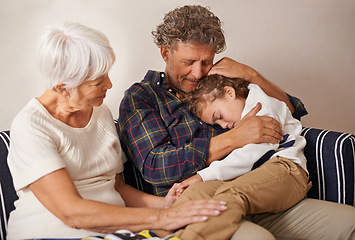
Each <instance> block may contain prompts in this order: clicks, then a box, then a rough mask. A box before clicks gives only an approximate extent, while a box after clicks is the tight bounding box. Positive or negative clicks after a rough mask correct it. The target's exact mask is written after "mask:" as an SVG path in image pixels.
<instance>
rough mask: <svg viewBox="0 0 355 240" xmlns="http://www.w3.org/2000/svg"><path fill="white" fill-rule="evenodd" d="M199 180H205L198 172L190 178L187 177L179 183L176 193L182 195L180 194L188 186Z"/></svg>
mask: <svg viewBox="0 0 355 240" xmlns="http://www.w3.org/2000/svg"><path fill="white" fill-rule="evenodd" d="M198 182H203V179H202V178H201V176H200V175H198V174H196V175H194V176H192V177H189V178H188V179H186V180H185V181H183V182H182V183H180V184H179V186H178V188H177V190H176V193H177V196H178V197H180V195H181V194H182V193H183V192H184V191H185V189H186V188H188V187H189V186H190V185H192V184H194V183H198Z"/></svg>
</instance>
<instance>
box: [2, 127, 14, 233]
mask: <svg viewBox="0 0 355 240" xmlns="http://www.w3.org/2000/svg"><path fill="white" fill-rule="evenodd" d="M9 144H10V135H9V131H6V132H0V201H1V202H0V203H1V204H0V210H1V211H0V214H1V216H0V225H1V228H0V239H6V237H5V236H6V229H7V219H8V218H9V214H10V212H11V211H12V210H13V209H14V201H15V200H16V199H17V195H16V192H15V189H14V187H13V182H12V177H11V174H10V171H9V168H8V166H7V153H8V151H9Z"/></svg>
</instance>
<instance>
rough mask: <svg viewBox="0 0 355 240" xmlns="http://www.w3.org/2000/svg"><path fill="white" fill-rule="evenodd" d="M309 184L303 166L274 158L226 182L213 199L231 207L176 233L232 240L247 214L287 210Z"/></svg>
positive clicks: (302, 196) (195, 237)
mask: <svg viewBox="0 0 355 240" xmlns="http://www.w3.org/2000/svg"><path fill="white" fill-rule="evenodd" d="M206 183H208V182H206ZM192 186H193V185H192ZM309 187H310V186H309V184H308V176H307V174H306V172H305V171H304V170H303V169H302V168H301V167H299V166H298V165H297V164H295V163H293V162H292V161H290V160H288V159H285V158H279V157H278V158H272V159H270V160H269V161H267V162H266V163H264V164H263V165H262V166H260V167H259V168H257V169H255V170H253V171H251V172H249V173H247V174H245V175H243V176H241V177H239V178H236V179H235V180H232V181H228V182H224V183H223V184H222V185H221V186H220V187H219V188H218V189H217V190H216V194H215V195H214V196H213V198H214V199H220V200H224V201H226V202H227V207H228V209H227V210H226V211H224V212H222V213H221V215H220V216H218V217H209V219H208V221H207V222H204V223H195V224H191V225H189V226H187V227H186V228H185V229H183V230H180V231H178V232H177V236H178V237H180V238H181V239H184V240H189V239H204V240H208V239H221V240H222V239H229V238H230V237H231V235H232V234H233V233H234V232H235V231H236V230H237V228H238V227H239V224H240V221H241V219H242V218H243V217H244V216H245V215H247V214H258V213H263V212H280V211H284V210H286V209H288V208H290V207H291V206H293V205H294V204H296V203H297V202H299V201H300V200H301V199H303V198H304V196H305V195H306V193H307V191H308V190H309Z"/></svg>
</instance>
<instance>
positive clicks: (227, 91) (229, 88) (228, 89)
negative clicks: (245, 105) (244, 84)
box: [224, 86, 236, 99]
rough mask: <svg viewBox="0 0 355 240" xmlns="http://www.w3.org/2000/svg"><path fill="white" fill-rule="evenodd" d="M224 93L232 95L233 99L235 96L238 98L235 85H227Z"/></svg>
mask: <svg viewBox="0 0 355 240" xmlns="http://www.w3.org/2000/svg"><path fill="white" fill-rule="evenodd" d="M224 93H225V94H227V96H228V97H231V98H232V99H235V98H236V95H235V90H234V88H233V87H230V86H225V87H224Z"/></svg>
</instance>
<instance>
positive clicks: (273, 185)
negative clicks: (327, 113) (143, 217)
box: [175, 75, 311, 240]
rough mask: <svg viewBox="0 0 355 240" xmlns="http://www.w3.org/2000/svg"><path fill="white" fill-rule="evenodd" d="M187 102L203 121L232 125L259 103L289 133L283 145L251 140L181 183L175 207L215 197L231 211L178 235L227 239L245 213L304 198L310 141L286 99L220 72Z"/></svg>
mask: <svg viewBox="0 0 355 240" xmlns="http://www.w3.org/2000/svg"><path fill="white" fill-rule="evenodd" d="M186 100H187V101H188V102H189V106H190V110H191V111H192V112H193V113H194V114H196V115H197V116H198V117H199V118H200V119H201V120H203V121H205V122H206V123H209V124H219V125H220V126H221V127H223V128H229V129H231V128H234V127H236V126H237V125H238V123H239V121H240V120H241V119H242V118H243V116H244V115H246V114H247V113H248V112H249V111H250V110H251V109H252V108H253V107H254V106H255V105H256V104H261V106H262V108H261V110H260V111H259V112H258V115H267V116H271V117H273V118H275V119H276V120H278V121H279V122H280V123H281V125H282V126H283V131H284V132H285V135H284V140H283V141H282V142H280V143H279V144H266V143H261V144H248V145H246V146H244V147H243V148H240V149H236V150H234V151H233V152H232V153H230V154H229V155H228V156H227V157H225V158H224V159H222V160H220V161H214V162H213V163H212V164H210V166H209V167H207V168H205V169H203V170H201V171H199V172H197V174H196V175H195V176H193V177H191V178H189V179H187V180H185V181H183V182H182V183H181V186H180V188H179V190H178V191H179V193H182V195H181V196H180V198H179V199H178V200H177V202H176V203H175V204H176V205H178V204H181V203H182V202H184V201H187V200H189V199H199V198H206V197H212V198H215V199H219V200H223V201H226V202H227V207H228V209H227V210H226V211H225V212H223V213H222V214H221V215H220V216H219V217H210V218H209V219H208V221H207V222H204V223H197V224H192V225H189V226H187V227H186V228H185V229H182V230H180V231H178V232H177V234H176V235H177V236H178V237H180V238H181V239H184V240H188V239H229V238H230V236H231V235H232V234H233V233H234V232H235V230H236V229H237V228H238V226H239V224H240V221H241V219H242V218H243V217H244V216H246V215H248V214H259V213H264V212H273V213H276V212H281V211H284V210H286V209H288V208H290V207H292V206H293V205H294V204H296V203H297V202H299V201H300V200H301V199H303V198H304V196H305V195H306V193H307V192H308V190H309V188H310V186H311V183H308V173H307V169H306V158H305V156H304V154H303V151H302V149H303V148H304V146H305V144H306V141H305V139H304V138H303V137H302V136H301V135H300V133H301V129H302V126H301V123H300V122H299V121H298V120H296V119H294V118H293V117H292V115H291V113H290V111H289V109H288V108H287V106H286V104H285V103H283V102H281V101H279V100H276V99H274V98H271V97H269V96H268V95H266V94H265V93H264V92H263V91H262V90H261V88H260V87H259V86H257V85H255V84H249V83H248V82H246V81H244V80H242V79H233V78H227V77H223V76H220V75H211V76H207V77H205V78H204V79H202V80H201V81H200V82H199V83H198V85H197V88H196V90H195V91H193V92H192V93H191V94H189V95H188V96H187V99H186ZM232 179H233V180H232ZM213 180H214V181H213ZM219 180H223V181H219ZM226 180H230V181H226ZM188 186H190V187H189V188H187V187H188ZM185 189H186V190H185Z"/></svg>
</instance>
